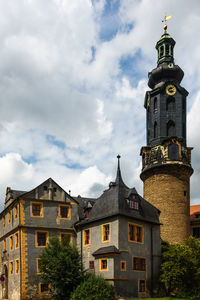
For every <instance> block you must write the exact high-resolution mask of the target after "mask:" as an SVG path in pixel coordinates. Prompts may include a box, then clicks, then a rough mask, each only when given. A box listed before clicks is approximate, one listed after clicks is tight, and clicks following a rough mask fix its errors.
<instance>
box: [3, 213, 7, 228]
mask: <svg viewBox="0 0 200 300" xmlns="http://www.w3.org/2000/svg"><path fill="white" fill-rule="evenodd" d="M5 226H6V217H5V216H3V227H5Z"/></svg>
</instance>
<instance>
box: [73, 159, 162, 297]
mask: <svg viewBox="0 0 200 300" xmlns="http://www.w3.org/2000/svg"><path fill="white" fill-rule="evenodd" d="M79 201H80V202H81V199H79ZM83 201H84V199H83ZM88 201H90V200H88ZM88 201H86V203H85V209H84V211H85V212H84V213H85V217H84V218H83V219H82V220H80V222H78V223H77V224H76V230H77V245H78V248H80V249H81V253H82V258H83V265H84V268H85V269H86V270H89V271H92V272H94V273H95V274H98V275H101V276H103V277H104V278H105V279H106V280H108V281H109V282H110V283H111V284H113V285H114V287H115V290H116V292H117V294H118V295H121V296H126V297H133V296H134V297H144V296H146V295H147V294H151V291H152V290H153V288H154V287H155V284H156V281H157V280H158V278H159V269H160V256H161V239H160V222H159V211H158V209H157V208H155V207H154V206H152V205H151V204H149V203H148V202H147V201H145V200H144V199H143V198H142V197H141V196H140V195H138V193H137V191H136V190H135V188H132V189H130V188H128V187H127V186H126V185H125V184H124V182H123V180H122V177H121V172H120V168H119V165H118V170H117V176H116V180H115V181H114V182H111V183H110V184H109V188H108V189H107V190H105V191H104V193H103V194H102V195H101V196H100V197H99V198H98V199H96V201H95V203H94V204H93V207H92V209H90V208H88ZM82 207H83V206H82ZM88 210H89V211H88Z"/></svg>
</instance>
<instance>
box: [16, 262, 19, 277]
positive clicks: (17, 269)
mask: <svg viewBox="0 0 200 300" xmlns="http://www.w3.org/2000/svg"><path fill="white" fill-rule="evenodd" d="M15 273H16V274H18V273H19V259H16V260H15Z"/></svg>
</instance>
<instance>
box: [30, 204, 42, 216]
mask: <svg viewBox="0 0 200 300" xmlns="http://www.w3.org/2000/svg"><path fill="white" fill-rule="evenodd" d="M31 216H32V217H42V216H43V211H42V203H31Z"/></svg>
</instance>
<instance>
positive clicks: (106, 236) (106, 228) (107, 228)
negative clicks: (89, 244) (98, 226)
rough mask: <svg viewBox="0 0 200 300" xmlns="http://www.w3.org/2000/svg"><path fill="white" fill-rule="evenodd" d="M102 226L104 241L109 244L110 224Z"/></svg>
mask: <svg viewBox="0 0 200 300" xmlns="http://www.w3.org/2000/svg"><path fill="white" fill-rule="evenodd" d="M102 226H103V227H102V231H103V232H102V241H103V242H107V241H109V240H110V224H104V225H102Z"/></svg>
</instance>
